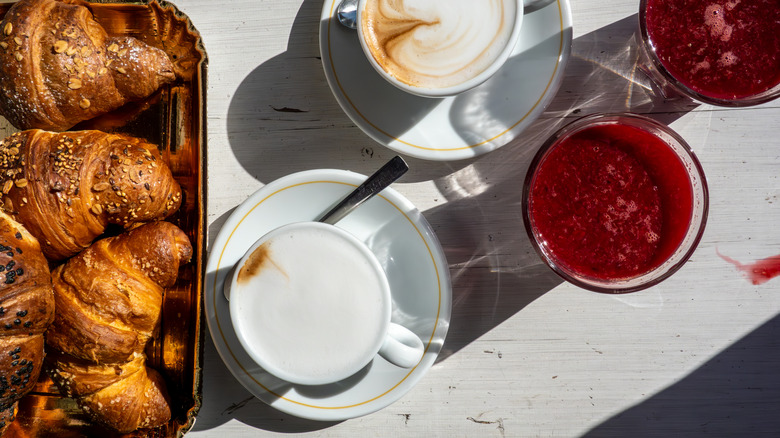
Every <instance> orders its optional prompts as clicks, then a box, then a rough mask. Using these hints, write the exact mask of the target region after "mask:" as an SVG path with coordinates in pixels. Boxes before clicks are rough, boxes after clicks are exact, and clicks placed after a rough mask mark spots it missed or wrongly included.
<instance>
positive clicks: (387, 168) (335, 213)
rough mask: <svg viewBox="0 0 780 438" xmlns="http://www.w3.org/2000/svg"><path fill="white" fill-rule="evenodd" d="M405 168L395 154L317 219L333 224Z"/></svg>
mask: <svg viewBox="0 0 780 438" xmlns="http://www.w3.org/2000/svg"><path fill="white" fill-rule="evenodd" d="M347 1H350V0H345V2H347ZM407 170H409V166H408V165H407V164H406V162H405V161H404V159H403V158H401V157H399V156H398V155H396V156H395V157H394V158H393V159H392V160H390V161H388V162H387V163H386V164H385V165H384V166H382V167H381V168H379V170H377V171H376V172H374V174H373V175H371V176H369V177H368V179H366V180H365V181H364V182H363V184H361V185H359V186H358V187H357V188H356V189H355V190H353V191H352V193H350V194H348V195H347V196H346V197H345V198H344V199H342V200H341V202H339V203H338V204H336V206H335V207H333V208H332V209H330V211H328V212H327V213H325V214H324V215H322V216H321V217H320V218H319V219H317V220H318V221H319V222H325V223H326V224H331V225H333V224H335V223H336V222H338V221H340V220H341V219H342V218H343V217H344V216H346V215H348V214H349V213H351V212H352V210H354V209H356V208H357V207H359V206H360V205H361V204H363V203H364V202H366V201H368V200H369V199H371V198H373V197H374V195H376V194H377V193H379V192H381V191H382V190H384V189H385V188H386V187H387V186H389V185H390V184H392V183H393V182H394V181H395V180H397V179H398V178H400V177H401V175H403V174H404V173H406V171H407Z"/></svg>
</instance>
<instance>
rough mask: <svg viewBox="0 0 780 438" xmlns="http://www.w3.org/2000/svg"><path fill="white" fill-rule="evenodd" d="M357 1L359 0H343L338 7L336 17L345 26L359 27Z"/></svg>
mask: <svg viewBox="0 0 780 438" xmlns="http://www.w3.org/2000/svg"><path fill="white" fill-rule="evenodd" d="M357 3H358V0H341V3H339V6H338V7H337V8H336V17H338V19H339V23H341V24H342V25H343V26H344V27H348V28H350V29H357Z"/></svg>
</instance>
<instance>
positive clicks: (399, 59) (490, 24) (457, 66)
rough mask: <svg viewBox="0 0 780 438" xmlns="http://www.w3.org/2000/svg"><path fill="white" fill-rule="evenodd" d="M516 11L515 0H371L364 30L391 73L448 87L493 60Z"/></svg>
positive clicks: (419, 84)
mask: <svg viewBox="0 0 780 438" xmlns="http://www.w3.org/2000/svg"><path fill="white" fill-rule="evenodd" d="M517 13H518V11H517V1H516V0H478V1H475V0H368V1H367V2H366V5H365V8H364V12H363V15H362V17H361V26H362V29H361V31H362V32H363V37H364V39H365V43H366V44H367V46H368V48H369V50H370V51H371V54H372V55H373V57H374V59H375V60H376V61H377V63H378V64H379V65H380V66H381V67H382V68H383V69H384V70H385V71H387V72H388V73H389V74H390V75H392V76H394V77H395V78H396V79H398V80H399V81H401V82H404V83H406V84H409V85H412V86H416V87H423V88H445V87H450V86H454V85H458V84H461V83H463V82H465V81H467V80H469V79H471V78H474V77H476V76H477V75H479V74H480V73H481V72H483V71H484V70H485V69H486V68H488V67H489V66H490V65H491V64H493V62H494V61H495V60H496V59H497V58H498V57H499V56H500V55H501V53H502V51H503V50H504V48H505V46H506V45H507V42H508V41H509V40H510V38H511V35H512V31H513V25H514V22H515V16H516V14H517Z"/></svg>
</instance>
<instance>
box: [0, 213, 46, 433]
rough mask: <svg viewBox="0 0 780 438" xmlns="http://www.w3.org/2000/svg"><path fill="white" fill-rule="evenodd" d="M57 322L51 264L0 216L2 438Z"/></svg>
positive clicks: (15, 226)
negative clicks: (48, 331)
mask: <svg viewBox="0 0 780 438" xmlns="http://www.w3.org/2000/svg"><path fill="white" fill-rule="evenodd" d="M53 318H54V294H53V292H52V285H51V274H50V273H49V265H48V263H47V261H46V259H45V258H44V257H43V254H42V253H41V248H40V246H39V245H38V241H37V240H35V237H33V236H31V235H30V234H29V233H28V232H27V231H26V230H25V229H24V227H22V225H21V224H19V223H17V222H16V221H14V220H13V219H12V218H11V217H10V216H8V215H6V214H5V213H2V212H0V435H2V434H3V431H4V430H5V429H6V428H7V427H8V425H9V423H10V422H11V421H13V419H14V416H15V410H16V405H17V403H18V401H19V399H21V398H22V397H24V396H25V395H26V394H27V393H29V392H30V390H31V389H32V388H33V385H35V382H36V381H37V380H38V375H39V373H40V371H41V366H42V365H43V355H44V353H43V332H44V331H45V330H46V328H47V327H48V326H49V324H50V323H51V322H52V319H53Z"/></svg>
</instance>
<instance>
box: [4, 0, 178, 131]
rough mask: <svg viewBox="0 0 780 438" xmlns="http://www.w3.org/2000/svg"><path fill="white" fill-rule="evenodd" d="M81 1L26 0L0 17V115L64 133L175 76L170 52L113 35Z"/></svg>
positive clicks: (24, 126)
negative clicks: (110, 34)
mask: <svg viewBox="0 0 780 438" xmlns="http://www.w3.org/2000/svg"><path fill="white" fill-rule="evenodd" d="M87 4H88V3H86V2H83V1H80V0H63V1H56V0H21V1H19V2H18V3H16V4H15V5H14V6H12V7H11V8H10V10H9V11H8V12H7V13H6V15H5V17H4V18H3V20H2V22H0V90H2V91H0V113H2V115H3V116H4V117H5V118H6V119H8V121H10V122H11V124H13V125H14V126H16V127H17V128H19V129H31V128H40V129H46V130H50V131H64V130H66V129H68V128H71V127H72V126H74V125H76V124H77V123H79V122H81V121H84V120H88V119H92V118H94V117H96V116H98V115H101V114H105V113H107V112H110V111H113V110H115V109H117V108H119V107H120V106H122V105H124V104H126V103H128V102H131V101H136V100H140V99H144V98H146V97H148V96H149V95H151V94H152V93H153V92H154V91H155V90H157V89H158V88H159V87H160V86H161V85H163V84H165V83H168V82H172V81H173V80H175V78H176V77H175V74H174V72H173V64H172V63H171V61H170V59H169V58H168V55H167V54H166V53H165V52H164V51H162V50H160V49H158V48H155V47H152V46H149V45H148V44H146V43H144V42H142V41H140V40H137V39H135V38H132V37H128V36H117V37H112V36H109V35H108V34H107V33H106V31H105V30H104V29H103V27H101V26H100V24H99V23H98V22H96V21H95V20H94V18H93V17H92V14H91V12H90V11H89V9H88V8H87V7H86V5H87Z"/></svg>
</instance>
